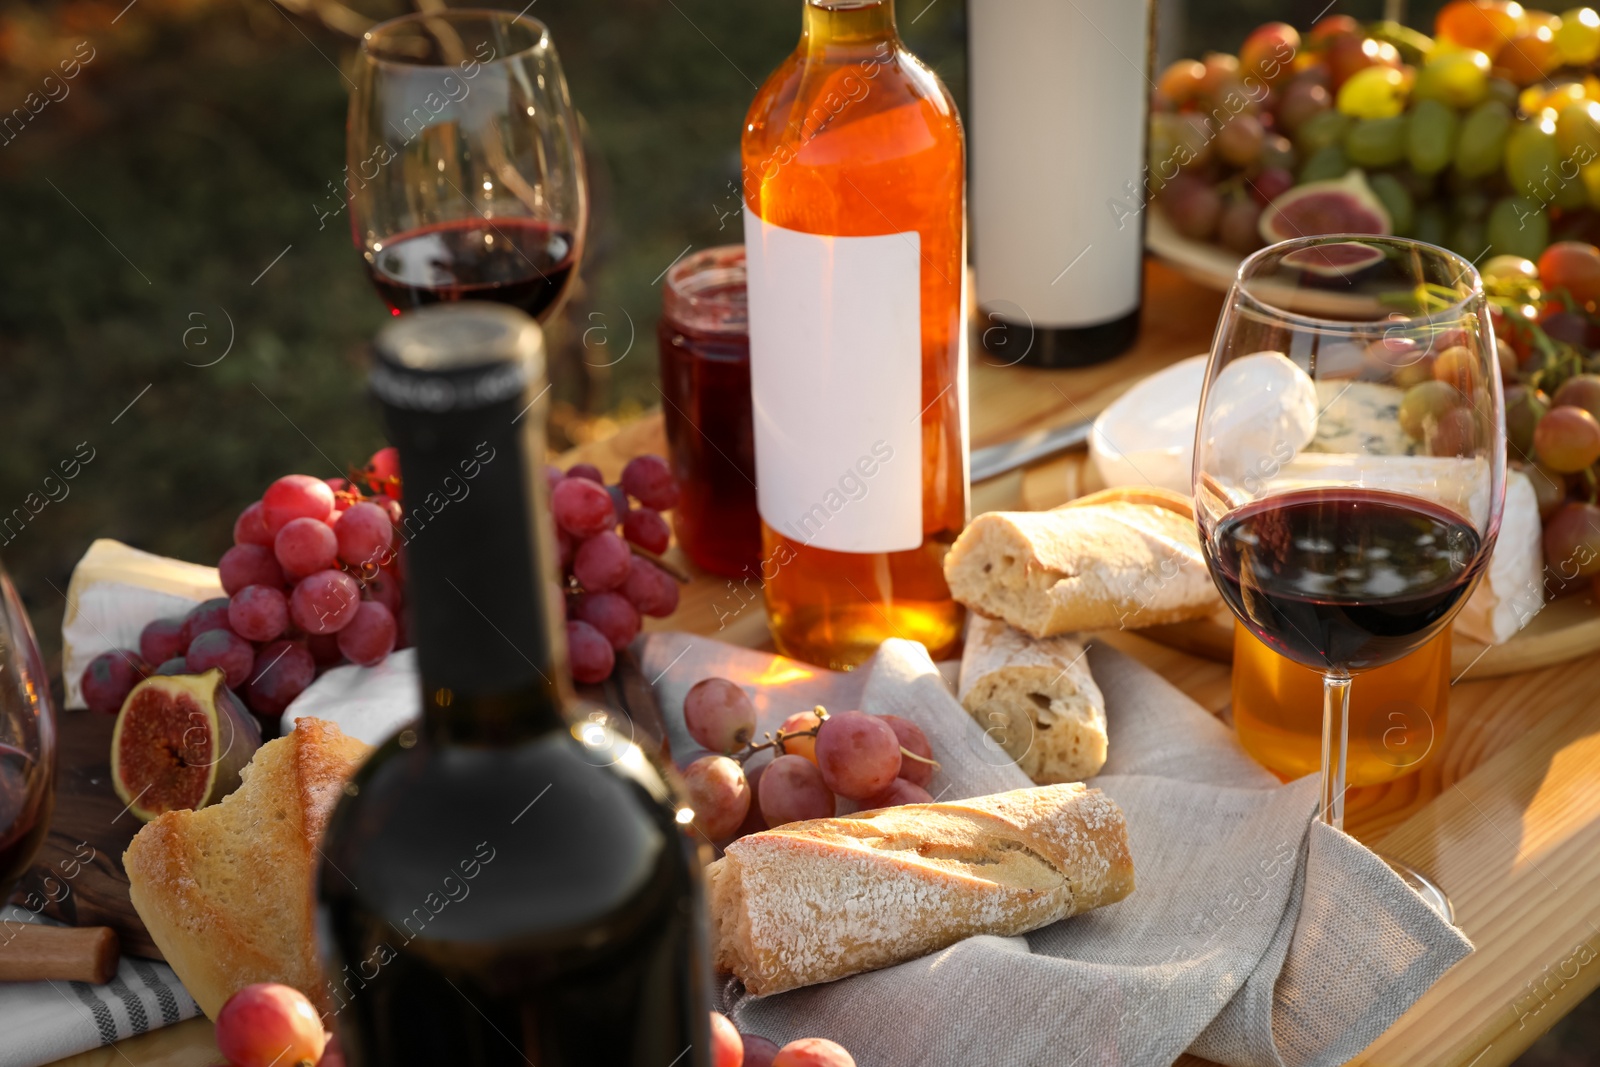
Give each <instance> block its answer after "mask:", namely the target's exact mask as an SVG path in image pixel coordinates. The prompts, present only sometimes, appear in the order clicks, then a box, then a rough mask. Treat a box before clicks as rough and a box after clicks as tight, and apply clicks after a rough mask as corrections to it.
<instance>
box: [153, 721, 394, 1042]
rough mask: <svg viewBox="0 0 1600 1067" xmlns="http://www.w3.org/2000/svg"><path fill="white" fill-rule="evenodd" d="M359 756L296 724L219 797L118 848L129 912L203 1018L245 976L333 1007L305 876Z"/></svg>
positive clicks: (325, 731)
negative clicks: (234, 787) (239, 781)
mask: <svg viewBox="0 0 1600 1067" xmlns="http://www.w3.org/2000/svg"><path fill="white" fill-rule="evenodd" d="M370 751H371V749H369V748H368V747H367V746H366V745H365V744H363V743H361V742H360V741H357V740H356V739H355V738H353V737H346V736H345V735H344V734H342V733H340V732H339V728H338V727H336V726H334V725H333V724H332V723H329V722H323V721H322V720H320V719H301V720H300V721H299V722H297V723H295V728H294V732H293V733H291V734H288V735H287V736H285V737H280V738H278V739H277V740H276V741H270V742H268V743H267V744H265V745H263V746H262V747H261V748H260V749H258V750H257V751H256V754H255V757H254V758H253V759H252V760H251V761H250V763H249V765H248V766H246V767H245V768H244V771H243V778H244V784H243V785H241V786H240V787H239V788H238V789H237V790H235V791H234V792H233V793H231V794H229V795H228V796H226V797H224V798H223V799H222V802H221V803H220V804H213V805H211V806H210V807H206V808H201V809H200V810H199V811H169V812H166V813H165V814H163V815H162V816H161V817H160V818H158V819H156V820H155V821H154V822H152V823H149V824H148V825H146V826H144V827H143V828H142V829H141V830H140V831H139V832H138V833H137V834H135V835H134V838H133V841H132V842H131V843H130V844H129V845H128V850H127V851H126V852H125V853H123V856H122V863H123V866H124V867H125V868H126V869H127V872H128V896H129V898H130V899H131V900H132V901H133V907H134V910H136V911H137V912H138V913H139V918H140V919H142V920H144V925H145V928H146V929H147V930H149V931H150V936H151V938H152V939H153V940H154V941H155V943H156V946H157V947H158V948H160V949H161V954H162V955H163V956H165V957H166V960H167V962H168V963H169V964H171V965H172V969H173V971H175V972H176V973H177V975H178V979H179V980H180V981H181V982H183V987H184V988H185V989H187V990H188V991H189V993H190V995H191V996H193V997H194V999H195V1002H196V1003H197V1004H199V1005H200V1010H201V1011H204V1012H205V1013H206V1015H207V1016H209V1017H210V1018H212V1019H215V1018H216V1017H217V1012H218V1011H219V1010H221V1008H222V1005H223V1004H224V1003H226V1002H227V1000H228V998H229V997H231V996H232V995H233V994H234V993H235V992H237V991H238V990H240V989H242V988H244V987H245V986H247V985H250V984H251V983H253V982H282V983H283V984H284V985H288V986H293V987H294V988H295V989H298V990H300V991H301V992H302V993H304V994H305V995H306V996H307V997H309V998H310V1000H311V1002H312V1003H313V1004H315V1005H316V1006H317V1008H318V1010H319V1011H322V1012H327V1011H331V1010H333V1009H334V1008H335V1007H336V1002H335V1001H334V1000H333V999H332V998H331V997H330V996H329V989H330V988H331V987H330V986H329V983H328V981H327V979H326V978H325V977H324V976H323V973H322V967H321V965H320V964H319V962H318V958H317V946H316V941H315V937H314V934H313V930H312V873H313V871H314V870H315V867H316V859H317V852H316V848H317V842H318V841H320V840H321V838H322V832H323V830H324V829H326V828H327V825H328V816H329V815H330V814H332V812H333V806H334V803H335V802H336V801H337V800H338V799H339V794H340V792H341V791H342V790H343V788H344V783H345V781H346V779H348V778H349V777H350V775H351V774H352V773H353V772H354V771H355V769H356V767H358V766H359V765H360V764H361V761H362V760H364V759H366V756H367V753H368V752H370Z"/></svg>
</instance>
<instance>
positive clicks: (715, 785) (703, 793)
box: [683, 756, 750, 841]
mask: <svg viewBox="0 0 1600 1067" xmlns="http://www.w3.org/2000/svg"><path fill="white" fill-rule="evenodd" d="M683 787H684V792H685V794H686V796H687V799H688V802H689V807H690V808H692V809H693V810H694V824H695V825H696V826H698V827H699V828H700V832H701V833H703V834H705V835H706V837H707V838H708V839H709V840H711V841H726V840H727V839H728V838H730V837H732V836H733V834H734V831H736V830H738V829H739V824H740V823H742V822H744V817H745V816H746V815H747V814H749V812H750V783H749V782H748V781H746V780H745V776H744V768H743V767H741V766H739V761H738V760H732V759H729V758H728V757H727V756H702V757H700V758H699V759H697V760H695V761H694V762H693V763H691V764H689V766H687V767H685V768H684V769H683Z"/></svg>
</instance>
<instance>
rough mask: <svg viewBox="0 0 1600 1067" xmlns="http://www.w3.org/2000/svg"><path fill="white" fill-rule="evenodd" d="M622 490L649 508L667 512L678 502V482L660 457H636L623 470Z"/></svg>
mask: <svg viewBox="0 0 1600 1067" xmlns="http://www.w3.org/2000/svg"><path fill="white" fill-rule="evenodd" d="M622 488H624V489H626V490H627V491H628V495H629V496H631V497H633V498H634V499H635V500H637V501H638V502H639V503H641V504H643V505H644V506H645V507H647V508H655V509H656V510H657V511H666V510H667V509H668V508H670V507H672V505H674V504H676V503H677V502H678V481H677V479H676V478H674V477H673V476H672V468H671V467H668V466H667V461H666V460H664V459H662V458H661V457H660V456H635V457H633V458H632V459H630V460H629V461H628V465H627V466H626V467H623V468H622Z"/></svg>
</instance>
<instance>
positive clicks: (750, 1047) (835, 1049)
mask: <svg viewBox="0 0 1600 1067" xmlns="http://www.w3.org/2000/svg"><path fill="white" fill-rule="evenodd" d="M711 1067H856V1061H855V1057H854V1056H852V1055H850V1053H849V1052H847V1051H845V1048H844V1046H843V1045H840V1044H837V1043H836V1042H833V1041H829V1040H828V1039H827V1038H822V1037H802V1038H800V1039H799V1040H797V1041H791V1042H789V1043H788V1044H787V1045H785V1046H783V1047H782V1048H779V1047H778V1046H777V1045H775V1044H773V1043H772V1042H771V1041H768V1040H767V1039H766V1038H764V1037H760V1036H758V1035H756V1034H744V1033H740V1032H739V1029H738V1028H737V1027H736V1026H734V1025H733V1022H732V1020H730V1019H729V1018H728V1017H727V1016H726V1015H723V1014H721V1013H720V1012H715V1011H714V1012H712V1013H711Z"/></svg>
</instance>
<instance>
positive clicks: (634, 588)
mask: <svg viewBox="0 0 1600 1067" xmlns="http://www.w3.org/2000/svg"><path fill="white" fill-rule="evenodd" d="M545 477H546V479H547V480H548V481H549V484H550V512H551V515H552V516H553V517H554V519H555V523H556V540H557V542H558V546H557V547H558V550H559V552H560V555H561V576H562V581H563V582H564V583H565V594H566V612H567V656H568V659H569V661H570V662H571V666H572V677H573V678H574V679H575V680H576V681H579V682H586V683H596V682H603V681H605V680H606V679H607V678H609V677H610V676H611V671H612V669H613V668H614V667H615V666H616V654H617V653H618V652H620V651H622V650H623V649H624V648H627V647H628V644H629V642H631V641H632V640H633V639H634V638H635V637H637V636H638V635H639V626H640V621H641V620H640V616H642V615H650V616H655V617H665V616H667V615H671V614H672V613H673V612H674V611H676V610H678V583H677V580H676V579H675V578H673V576H672V575H670V574H668V573H667V572H666V571H665V570H664V569H663V568H662V566H661V565H660V563H661V561H660V558H659V557H660V555H661V553H663V552H665V551H666V550H667V545H668V544H669V543H670V542H671V540H672V531H671V529H670V528H669V527H668V526H667V520H666V519H665V518H663V517H662V515H661V513H662V512H663V511H665V510H667V509H668V508H670V507H672V506H673V505H674V504H676V503H677V502H678V483H677V480H676V479H674V478H673V477H672V471H671V469H670V468H669V467H668V466H667V462H666V460H664V459H662V458H661V457H660V456H636V457H634V458H633V459H631V460H629V461H628V465H627V466H626V467H624V468H622V481H621V483H620V484H618V485H609V486H608V485H606V484H605V476H604V475H602V474H601V473H600V470H599V468H597V467H594V466H591V465H590V464H587V463H579V464H577V465H575V466H572V467H570V468H568V469H567V470H566V471H565V472H562V471H561V470H560V469H559V468H557V467H547V468H545ZM629 498H632V500H634V501H636V502H637V506H633V505H632V504H630V503H629ZM619 527H620V528H621V532H620V533H619V532H618V528H619Z"/></svg>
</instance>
